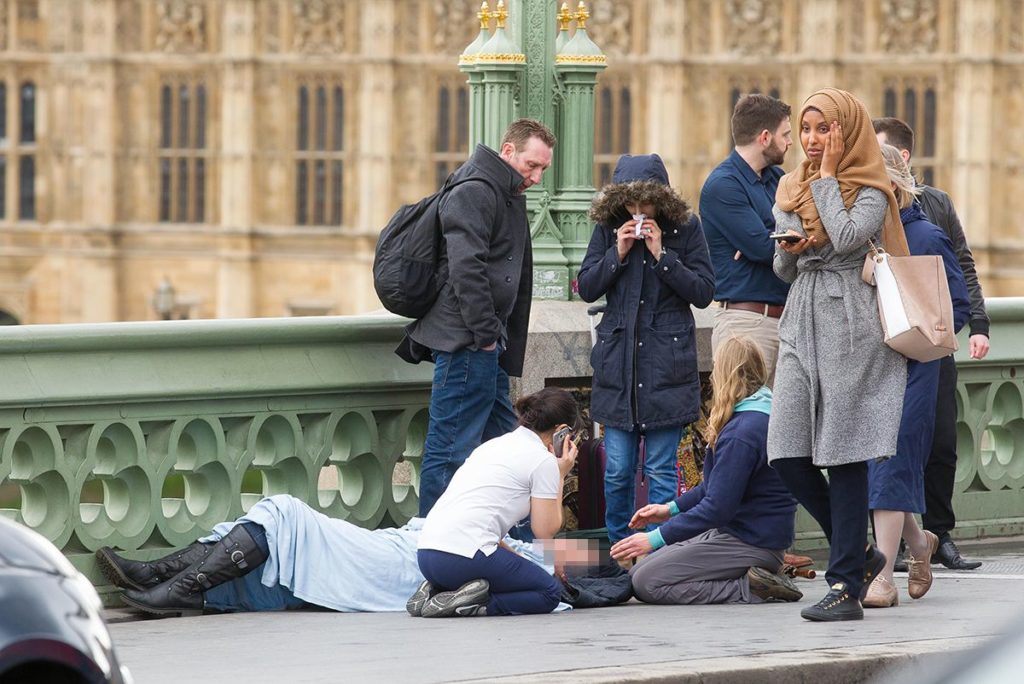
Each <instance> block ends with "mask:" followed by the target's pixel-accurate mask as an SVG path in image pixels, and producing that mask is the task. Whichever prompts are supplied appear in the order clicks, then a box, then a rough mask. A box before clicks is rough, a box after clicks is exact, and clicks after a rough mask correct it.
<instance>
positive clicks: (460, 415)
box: [420, 346, 517, 517]
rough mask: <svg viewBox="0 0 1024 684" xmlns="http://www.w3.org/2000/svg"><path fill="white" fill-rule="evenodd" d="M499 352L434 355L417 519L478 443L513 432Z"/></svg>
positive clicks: (506, 375) (496, 350)
mask: <svg viewBox="0 0 1024 684" xmlns="http://www.w3.org/2000/svg"><path fill="white" fill-rule="evenodd" d="M500 353H501V347H500V346H499V347H498V348H496V349H494V350H492V351H482V350H479V351H474V350H471V349H460V350H459V351H456V352H442V351H435V352H434V384H433V386H432V387H431V393H430V423H429V425H428V426H427V439H426V443H425V444H424V445H423V463H422V464H421V466H420V517H426V515H427V513H429V512H430V509H431V508H433V507H434V504H435V503H437V500H438V499H439V498H441V494H443V493H444V490H445V489H447V487H448V483H449V482H451V480H452V476H453V475H454V474H455V471H456V470H458V468H459V466H460V465H462V463H463V462H464V461H465V460H466V458H467V457H468V456H469V454H470V453H471V452H472V451H473V449H476V448H477V447H478V446H480V444H481V443H482V442H485V441H487V440H489V439H493V438H495V437H500V436H501V435H503V434H505V433H507V432H511V431H512V430H514V429H515V428H516V424H517V421H516V414H515V412H514V411H513V410H512V402H511V401H510V400H509V398H508V374H507V373H506V372H505V371H504V370H503V369H502V368H501V366H499V365H498V356H499V355H500Z"/></svg>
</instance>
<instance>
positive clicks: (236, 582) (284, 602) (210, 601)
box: [203, 522, 306, 613]
mask: <svg viewBox="0 0 1024 684" xmlns="http://www.w3.org/2000/svg"><path fill="white" fill-rule="evenodd" d="M240 524H241V525H242V527H244V528H245V529H246V531H247V532H248V533H249V536H251V537H252V539H253V541H254V542H256V545H257V546H259V547H260V549H262V551H263V553H264V554H266V555H268V556H269V555H270V547H269V546H268V544H267V531H266V529H264V527H263V526H262V525H257V524H256V523H253V522H244V523H240ZM265 563H266V561H264V562H263V563H260V564H259V565H257V566H255V567H253V568H252V569H251V570H249V572H248V573H246V574H245V575H243V576H242V577H239V578H237V579H233V580H231V581H230V582H225V583H224V584H218V585H217V586H215V587H213V588H211V589H210V590H209V591H205V592H203V599H204V600H205V602H206V603H205V605H206V607H207V608H210V609H212V610H222V611H227V612H232V613H234V612H245V611H252V612H258V611H267V610H294V609H296V608H302V607H304V606H305V605H306V602H305V601H303V600H301V599H298V598H295V595H294V594H292V592H291V591H290V590H289V589H288V588H287V587H283V586H281V585H280V584H275V585H274V586H272V587H266V586H263V581H262V578H263V566H264V565H265Z"/></svg>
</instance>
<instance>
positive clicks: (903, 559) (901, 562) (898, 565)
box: [892, 539, 935, 572]
mask: <svg viewBox="0 0 1024 684" xmlns="http://www.w3.org/2000/svg"><path fill="white" fill-rule="evenodd" d="M934 559H935V557H934V556H933V557H932V561H933V562H934ZM892 569H893V570H895V571H896V572H908V571H909V569H910V568H909V567H908V566H907V543H906V542H905V541H903V540H902V539H901V540H900V550H899V551H897V552H896V560H895V561H894V562H893V565H892Z"/></svg>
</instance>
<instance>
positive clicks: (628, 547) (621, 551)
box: [611, 532, 654, 560]
mask: <svg viewBox="0 0 1024 684" xmlns="http://www.w3.org/2000/svg"><path fill="white" fill-rule="evenodd" d="M653 550H654V547H653V546H651V540H650V539H648V538H647V533H646V532H637V533H636V534H634V535H631V536H629V537H626V538H625V539H621V540H619V541H617V542H615V543H614V544H613V545H612V548H611V555H612V558H614V559H615V560H629V559H630V558H636V557H637V556H642V555H644V554H645V553H650V552H651V551H653Z"/></svg>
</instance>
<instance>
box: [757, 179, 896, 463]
mask: <svg viewBox="0 0 1024 684" xmlns="http://www.w3.org/2000/svg"><path fill="white" fill-rule="evenodd" d="M811 194H812V195H813V196H814V203H815V205H816V206H817V208H818V214H819V216H820V217H821V221H822V223H823V224H824V226H825V230H826V231H828V234H829V237H830V239H831V242H830V243H829V244H827V245H825V246H824V247H822V248H818V249H809V250H807V251H806V252H804V253H803V254H801V255H800V256H798V257H794V256H792V255H790V254H787V253H786V252H783V251H782V250H781V249H777V250H776V253H775V273H776V274H777V275H778V276H779V277H780V278H782V279H783V280H785V281H787V282H790V283H792V287H791V288H790V290H789V298H788V299H787V300H786V308H785V310H784V312H783V314H782V319H781V320H780V321H779V361H778V366H777V367H776V369H775V387H774V395H775V398H774V401H773V402H772V415H771V420H770V422H769V424H768V460H769V461H773V460H775V459H777V458H796V457H804V458H807V457H809V458H811V459H812V461H813V463H814V465H816V466H819V467H825V466H834V465H844V464H847V463H857V462H860V461H870V460H873V459H876V458H879V457H883V456H891V455H893V454H895V453H896V438H897V436H898V434H899V428H900V415H901V413H902V411H903V392H904V390H905V389H906V385H907V363H906V359H905V358H904V357H903V356H901V355H900V354H898V353H896V352H894V351H893V350H891V349H889V348H888V347H887V346H885V344H884V342H883V341H882V325H881V322H880V320H879V316H878V305H877V303H876V300H875V288H873V287H871V286H869V285H867V284H866V283H864V281H863V280H861V268H862V267H863V265H864V255H865V254H866V253H867V251H868V245H867V242H868V240H869V239H871V240H874V241H875V243H876V244H878V241H879V239H880V234H881V230H882V223H883V221H884V220H885V213H886V206H887V205H886V198H885V195H884V194H883V193H882V192H880V191H878V190H876V189H874V188H864V189H863V190H861V192H860V194H859V196H858V197H857V200H856V201H855V202H854V204H853V206H852V207H851V208H850V210H849V211H847V209H846V208H845V206H844V205H843V198H842V195H840V193H839V183H838V182H837V181H836V180H835V178H822V179H819V180H816V181H814V182H812V183H811ZM774 211H775V221H776V226H777V227H778V230H779V231H786V230H790V229H793V230H796V231H798V232H801V233H802V232H803V228H802V226H801V222H800V217H799V216H797V215H796V214H793V213H788V212H783V211H781V210H779V208H778V206H776V207H775V210H774Z"/></svg>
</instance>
